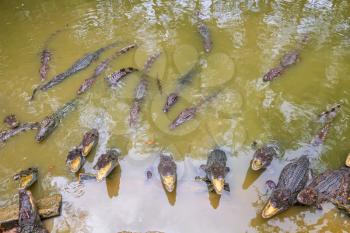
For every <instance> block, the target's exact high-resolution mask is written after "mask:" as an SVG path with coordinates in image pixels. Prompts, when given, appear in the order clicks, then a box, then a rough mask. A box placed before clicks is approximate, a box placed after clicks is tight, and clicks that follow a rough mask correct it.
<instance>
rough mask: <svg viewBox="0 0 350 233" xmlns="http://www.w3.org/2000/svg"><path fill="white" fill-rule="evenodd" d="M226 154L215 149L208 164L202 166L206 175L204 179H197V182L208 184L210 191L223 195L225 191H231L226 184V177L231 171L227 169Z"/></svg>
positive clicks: (209, 157)
mask: <svg viewBox="0 0 350 233" xmlns="http://www.w3.org/2000/svg"><path fill="white" fill-rule="evenodd" d="M226 162H227V157H226V153H225V152H224V151H222V150H220V149H214V150H213V151H211V152H210V154H209V156H208V160H207V164H203V165H201V169H203V171H204V172H205V173H206V176H205V177H204V178H201V177H196V180H201V181H204V182H206V183H207V185H208V189H209V191H211V192H212V191H215V193H216V194H218V195H221V194H222V191H223V190H226V191H228V192H229V191H230V186H229V184H228V183H225V176H226V174H227V173H228V172H229V171H230V168H229V167H226Z"/></svg>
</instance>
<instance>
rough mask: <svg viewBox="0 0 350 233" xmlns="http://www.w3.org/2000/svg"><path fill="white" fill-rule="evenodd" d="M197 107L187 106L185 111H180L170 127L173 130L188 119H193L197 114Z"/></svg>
mask: <svg viewBox="0 0 350 233" xmlns="http://www.w3.org/2000/svg"><path fill="white" fill-rule="evenodd" d="M196 113H197V108H196V107H193V108H186V109H185V110H184V111H182V112H180V114H179V115H178V116H177V117H176V118H175V120H174V121H173V122H172V123H171V124H170V126H169V128H170V129H171V130H173V129H175V128H176V127H178V126H180V125H182V124H183V123H185V122H186V121H189V120H191V119H193V118H194V117H195V116H196Z"/></svg>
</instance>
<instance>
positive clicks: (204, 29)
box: [196, 12, 213, 53]
mask: <svg viewBox="0 0 350 233" xmlns="http://www.w3.org/2000/svg"><path fill="white" fill-rule="evenodd" d="M199 15H200V12H197V13H196V17H197V21H198V23H197V30H198V32H199V34H200V36H201V37H202V41H203V47H204V51H205V52H206V53H209V52H210V51H211V49H212V47H213V41H212V39H211V35H210V31H209V28H208V26H207V25H206V24H205V23H204V22H203V20H201V19H200V17H199Z"/></svg>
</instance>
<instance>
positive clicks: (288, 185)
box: [261, 155, 310, 218]
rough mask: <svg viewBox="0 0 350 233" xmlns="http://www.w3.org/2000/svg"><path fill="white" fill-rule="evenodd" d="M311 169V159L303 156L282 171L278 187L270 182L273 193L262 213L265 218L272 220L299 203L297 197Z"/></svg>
mask: <svg viewBox="0 0 350 233" xmlns="http://www.w3.org/2000/svg"><path fill="white" fill-rule="evenodd" d="M309 167H310V162H309V159H308V158H307V156H306V155H303V156H301V157H300V158H299V159H298V160H297V161H294V162H291V163H288V164H287V165H286V166H285V167H284V168H283V169H282V171H281V174H280V176H279V179H278V183H277V185H276V184H275V183H274V182H273V181H268V182H269V184H271V186H273V191H272V193H271V196H270V198H269V199H268V201H267V204H266V205H265V207H264V209H263V211H262V214H261V215H262V217H263V218H271V217H273V216H275V215H276V214H278V213H281V212H283V211H285V210H287V209H288V208H289V207H291V206H293V205H294V204H295V203H297V195H298V193H299V192H300V191H301V190H302V189H303V188H304V187H305V185H306V183H307V181H308V176H309V171H310V169H309Z"/></svg>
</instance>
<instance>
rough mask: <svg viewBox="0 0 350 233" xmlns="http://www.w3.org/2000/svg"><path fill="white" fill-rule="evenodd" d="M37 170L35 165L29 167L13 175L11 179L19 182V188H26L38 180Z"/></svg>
mask: <svg viewBox="0 0 350 233" xmlns="http://www.w3.org/2000/svg"><path fill="white" fill-rule="evenodd" d="M38 173H39V170H38V168H36V167H30V168H28V169H25V170H23V171H20V172H19V173H17V174H15V175H14V176H13V179H14V180H16V181H18V182H19V188H20V189H27V188H29V187H30V186H32V184H34V183H35V182H36V181H37V180H38Z"/></svg>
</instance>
